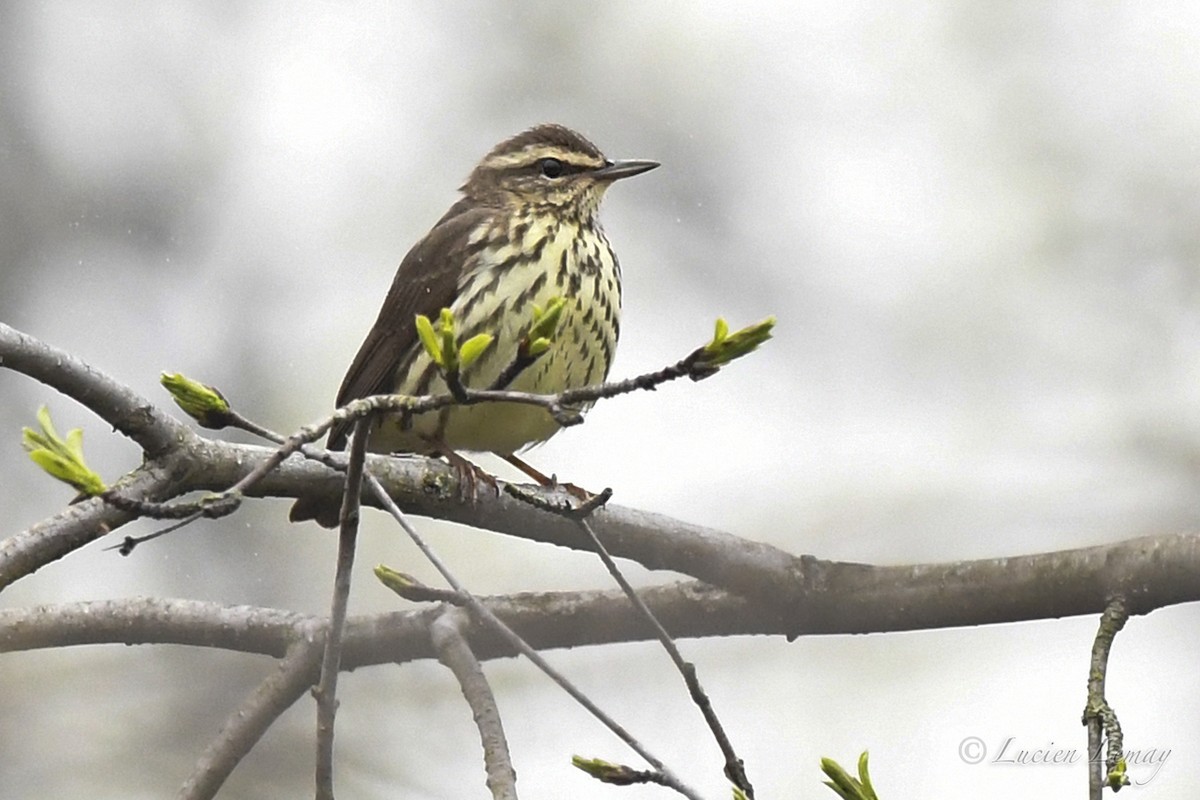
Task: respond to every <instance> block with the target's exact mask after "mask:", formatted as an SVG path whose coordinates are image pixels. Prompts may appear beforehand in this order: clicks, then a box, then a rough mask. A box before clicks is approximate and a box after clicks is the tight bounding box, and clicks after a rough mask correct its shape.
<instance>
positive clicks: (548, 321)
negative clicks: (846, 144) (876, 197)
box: [526, 297, 567, 342]
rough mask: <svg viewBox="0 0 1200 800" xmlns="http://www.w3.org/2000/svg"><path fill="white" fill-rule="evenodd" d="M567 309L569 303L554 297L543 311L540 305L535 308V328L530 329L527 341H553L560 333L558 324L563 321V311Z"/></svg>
mask: <svg viewBox="0 0 1200 800" xmlns="http://www.w3.org/2000/svg"><path fill="white" fill-rule="evenodd" d="M566 307H567V301H566V300H564V299H563V298H561V297H554V298H551V299H550V302H548V303H547V304H546V307H545V308H544V309H543V308H542V307H541V306H539V305H536V304H535V305H534V307H533V327H531V328H530V329H529V333H528V335H527V337H526V338H527V339H528V340H529V341H530V342H533V341H535V340H537V339H553V338H554V335H555V334H556V333H557V332H558V322H559V320H560V319H562V312H563V309H564V308H566Z"/></svg>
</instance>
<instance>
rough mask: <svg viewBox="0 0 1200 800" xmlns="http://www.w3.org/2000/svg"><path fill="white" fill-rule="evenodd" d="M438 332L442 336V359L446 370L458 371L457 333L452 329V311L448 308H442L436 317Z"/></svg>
mask: <svg viewBox="0 0 1200 800" xmlns="http://www.w3.org/2000/svg"><path fill="white" fill-rule="evenodd" d="M438 332H439V333H440V334H441V336H442V341H441V345H442V360H443V361H444V362H445V363H444V364H443V368H444V369H445V370H446V372H457V371H458V335H457V333H456V332H455V330H454V312H453V311H451V310H450V309H448V308H443V309H442V314H441V317H440V318H439V319H438Z"/></svg>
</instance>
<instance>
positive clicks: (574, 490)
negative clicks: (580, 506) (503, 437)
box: [498, 453, 595, 503]
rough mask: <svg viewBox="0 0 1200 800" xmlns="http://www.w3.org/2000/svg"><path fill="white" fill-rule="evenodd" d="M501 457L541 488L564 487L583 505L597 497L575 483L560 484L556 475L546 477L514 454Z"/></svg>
mask: <svg viewBox="0 0 1200 800" xmlns="http://www.w3.org/2000/svg"><path fill="white" fill-rule="evenodd" d="M498 455H499V454H498ZM500 457H501V458H503V459H504V460H505V461H507V462H508V463H510V464H512V465H513V466H514V467H516V468H517V469H519V470H521V472H524V473H525V474H526V475H528V476H529V477H531V478H533V479H534V480H535V481H536V482H537V484H538V485H539V486H545V487H546V488H548V489H554V488H557V487H562V488H563V489H564V490H566V492H567V494H569V495H571V496H572V497H574V498H575V499H576V500H579V501H580V502H582V503H586V502H587V501H588V500H591V499H592V497H593V496H594V495H595V493H594V492H589V491H588V490H587V489H584V488H583V487H582V486H576V485H575V484H573V483H559V482H558V478H557V477H555V476H554V475H551V476H550V477H546V475H545V474H544V473H542V472H541V471H539V470H538V469H537V468H536V467H533V466H531V465H529V464H528V463H526V462H525V461H524V460H523V459H520V458H517V457H516V456H515V455H513V454H512V453H509V454H508V455H500Z"/></svg>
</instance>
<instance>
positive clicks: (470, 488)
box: [428, 439, 500, 500]
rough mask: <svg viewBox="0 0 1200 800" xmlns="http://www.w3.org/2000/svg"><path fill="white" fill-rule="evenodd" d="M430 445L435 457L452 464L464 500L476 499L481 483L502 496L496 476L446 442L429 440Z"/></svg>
mask: <svg viewBox="0 0 1200 800" xmlns="http://www.w3.org/2000/svg"><path fill="white" fill-rule="evenodd" d="M428 441H429V443H430V447H431V449H430V452H431V453H432V454H433V455H439V456H442V457H443V458H445V459H446V461H448V462H450V467H451V469H453V470H454V474H455V475H456V476H457V477H458V486H459V490H460V492H459V493H460V494H461V496H462V498H463V499H468V498H469V499H471V500H474V499H475V493H476V489H477V488H478V486H479V483H480V482H482V483H485V484H487V485H488V486H490V487H492V491H494V492H495V493H496V496H497V497H499V496H500V485H499V484H498V483H497V481H496V476H495V475H492V474H491V473H490V472H488V471H487V470H485V469H484V468H483V467H481V466H479V465H478V464H476V463H475V462H474V461H471V460H470V459H469V458H466V457H464V456H461V455H459V454H458V453H456V452H455V451H454V450H452V449H451V448H450V447H447V446H446V443H445V442H442V441H440V440H433V439H429V440H428Z"/></svg>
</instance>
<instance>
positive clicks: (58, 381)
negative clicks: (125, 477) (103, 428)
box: [0, 322, 195, 458]
mask: <svg viewBox="0 0 1200 800" xmlns="http://www.w3.org/2000/svg"><path fill="white" fill-rule="evenodd" d="M0 365H3V366H4V367H6V368H8V369H12V370H16V371H17V372H22V373H24V374H26V375H28V376H29V377H31V378H33V379H34V380H37V381H40V382H42V383H44V384H46V385H47V386H51V387H53V388H55V389H57V390H58V391H60V392H62V393H63V394H65V395H66V396H67V397H70V398H73V399H74V400H78V401H79V402H80V403H82V404H83V405H84V406H86V407H87V408H89V409H91V410H92V411H94V412H95V413H96V415H97V416H99V417H100V418H101V419H103V420H104V421H106V422H108V423H110V424H111V425H112V426H113V427H114V428H116V429H117V430H118V431H120V432H121V433H123V434H125V435H126V436H128V437H129V438H130V439H132V440H133V441H135V442H137V443H138V445H140V446H141V448H142V449H143V450H145V451H146V455H147V456H149V457H150V458H157V457H158V456H160V455H162V454H164V453H166V452H168V451H170V450H172V449H173V448H175V447H176V446H178V445H179V444H180V443H181V442H186V441H187V440H188V439H190V438H192V437H195V434H194V433H192V431H191V429H190V428H188V427H187V426H186V425H184V424H183V423H181V422H179V421H178V420H177V419H175V418H174V417H172V416H170V415H169V414H165V413H163V412H162V411H160V410H159V409H157V408H155V407H154V406H153V405H152V404H151V403H150V401H149V400H147V399H146V398H144V397H142V396H141V395H139V394H138V393H137V392H135V391H133V390H132V389H130V388H128V387H126V386H124V385H122V384H120V383H118V382H116V381H115V380H113V379H112V378H110V377H109V376H107V375H105V374H104V373H103V372H101V371H99V370H98V369H95V368H93V367H90V366H88V365H87V364H85V363H84V362H83V361H82V360H80V359H79V358H76V357H75V356H73V355H71V354H70V353H68V352H66V351H65V350H59V349H58V348H57V347H52V346H50V345H48V344H46V343H45V342H41V341H39V340H37V339H35V338H33V337H32V336H29V335H27V334H24V333H21V332H20V331H18V330H16V329H15V328H11V327H9V326H8V325H5V324H4V323H3V322H0Z"/></svg>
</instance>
